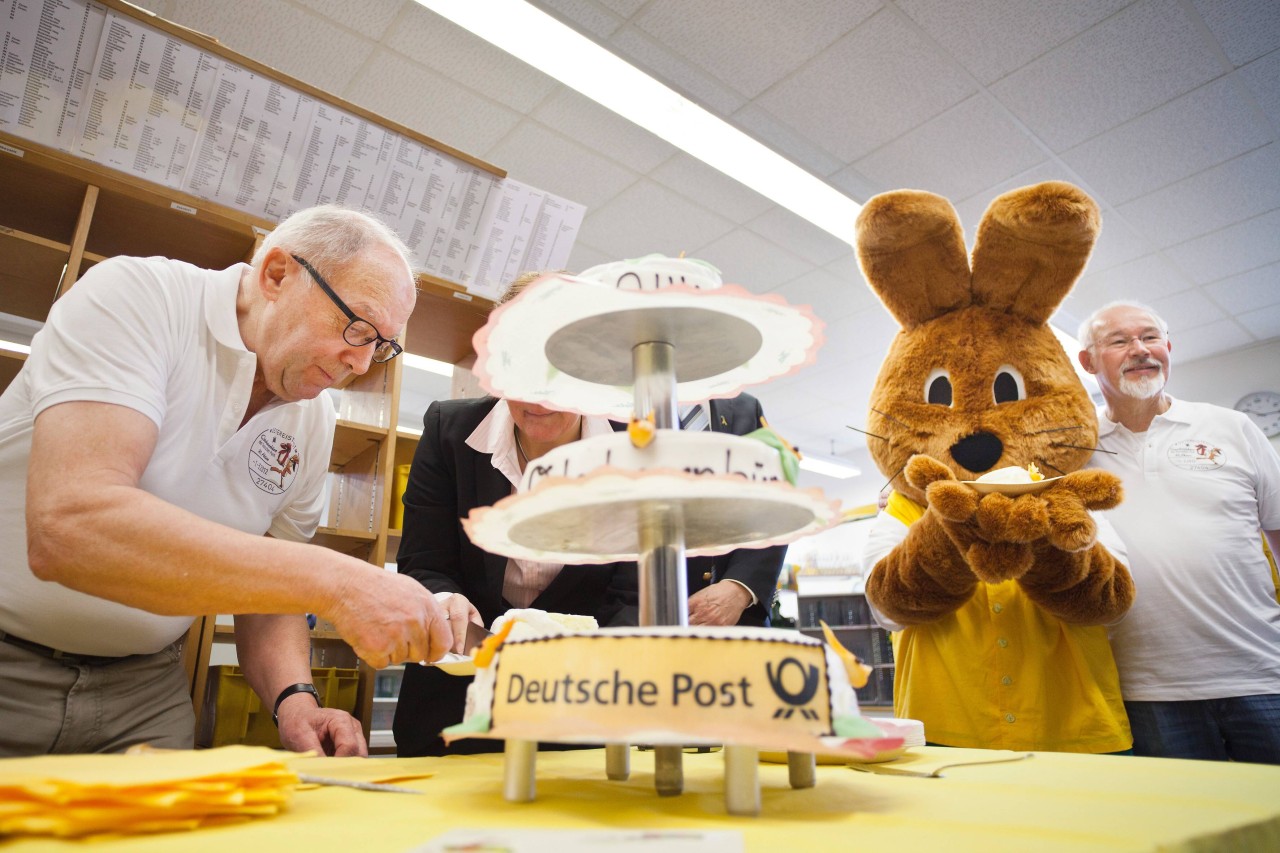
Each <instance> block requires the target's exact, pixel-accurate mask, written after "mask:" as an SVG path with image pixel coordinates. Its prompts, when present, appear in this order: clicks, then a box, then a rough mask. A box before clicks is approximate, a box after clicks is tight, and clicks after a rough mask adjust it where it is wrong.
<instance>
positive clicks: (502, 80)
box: [381, 3, 560, 113]
mask: <svg viewBox="0 0 1280 853" xmlns="http://www.w3.org/2000/svg"><path fill="white" fill-rule="evenodd" d="M382 43H383V44H384V45H385V46H386V47H388V48H389V49H391V50H394V51H396V52H398V53H400V54H402V55H403V56H405V57H407V58H408V59H410V60H412V61H413V62H416V63H417V64H419V65H422V66H424V67H426V68H430V69H432V70H434V71H436V72H438V73H439V74H442V75H445V76H448V77H451V78H453V79H454V80H459V81H462V82H463V84H464V85H465V86H466V87H467V88H469V89H472V90H474V91H476V92H478V93H480V94H481V95H484V96H485V97H487V98H489V99H490V100H492V101H496V102H497V103H499V104H504V105H505V106H508V107H511V108H512V109H513V110H518V111H520V112H522V113H529V112H530V111H531V110H532V109H533V108H534V107H535V106H537V105H538V104H539V103H541V102H542V100H543V99H545V98H546V97H547V96H548V95H550V94H551V92H552V91H554V90H555V89H556V88H558V87H559V85H560V84H559V83H557V82H556V81H555V80H553V79H551V78H550V77H548V76H547V75H546V74H543V73H542V72H541V71H538V70H537V69H535V68H533V67H532V66H530V65H527V64H525V63H524V62H521V61H520V60H519V59H516V58H515V57H514V56H512V55H511V54H509V53H507V52H506V51H504V50H500V49H499V48H497V47H494V46H493V45H491V44H490V43H489V42H487V41H485V40H484V39H482V38H480V37H479V36H475V35H472V34H471V33H469V32H467V31H466V30H464V29H463V28H462V27H459V26H458V25H457V24H455V23H453V22H452V21H449V20H446V19H445V18H442V17H440V16H439V15H437V14H436V13H435V12H432V11H431V10H429V9H427V8H425V7H423V6H419V5H418V4H417V3H410V4H408V5H407V6H405V8H404V11H403V12H401V14H400V16H399V17H398V18H396V23H395V26H394V27H393V28H392V29H391V31H390V32H388V33H387V35H386V37H385V38H384V39H383V42H382ZM381 82H382V83H383V85H386V81H385V80H384V81H381ZM396 89H397V91H399V92H400V93H402V94H403V95H405V96H408V97H411V98H416V97H419V96H421V95H422V94H424V93H422V92H418V91H414V90H413V89H411V88H408V87H405V86H397V87H396Z"/></svg>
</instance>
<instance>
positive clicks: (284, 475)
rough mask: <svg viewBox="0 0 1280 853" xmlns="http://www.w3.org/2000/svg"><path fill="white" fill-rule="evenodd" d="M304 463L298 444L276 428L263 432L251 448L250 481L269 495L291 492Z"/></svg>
mask: <svg viewBox="0 0 1280 853" xmlns="http://www.w3.org/2000/svg"><path fill="white" fill-rule="evenodd" d="M301 463H302V454H301V453H300V452H299V451H298V442H297V440H296V439H294V437H293V436H291V435H288V434H287V433H284V432H282V431H280V430H278V429H275V428H274V427H273V428H271V429H268V430H263V431H262V433H261V434H259V435H258V437H257V438H255V439H254V440H253V444H252V445H251V446H250V447H249V477H250V479H252V480H253V484H254V485H255V486H257V487H258V488H259V489H262V491H264V492H266V493H267V494H269V495H282V494H284V493H285V492H286V491H288V490H289V486H291V485H292V484H293V478H294V476H295V475H296V474H297V473H298V466H299V465H300V464H301Z"/></svg>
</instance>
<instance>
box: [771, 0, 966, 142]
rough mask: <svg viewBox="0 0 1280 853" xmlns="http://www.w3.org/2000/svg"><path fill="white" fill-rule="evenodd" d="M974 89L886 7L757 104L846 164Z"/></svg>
mask: <svg viewBox="0 0 1280 853" xmlns="http://www.w3.org/2000/svg"><path fill="white" fill-rule="evenodd" d="M974 91H975V86H974V84H973V82H972V81H971V80H970V79H969V77H968V75H966V74H964V73H963V71H961V69H960V68H959V67H958V66H956V64H955V63H954V62H953V61H951V60H950V59H949V58H947V57H945V56H940V55H939V54H938V53H937V51H935V50H933V49H932V47H931V45H930V43H929V42H928V40H927V39H926V38H924V37H923V36H922V35H921V33H920V31H919V30H918V29H917V28H916V27H915V26H914V25H913V24H912V23H911V22H910V21H909V20H907V19H905V18H904V17H903V16H902V15H901V14H900V13H897V12H896V11H894V10H893V9H891V8H886V9H884V10H882V11H880V12H878V13H877V14H876V15H874V16H873V17H872V18H870V19H869V20H868V21H866V22H865V23H863V24H862V25H861V26H859V27H858V28H857V29H855V30H854V31H853V32H851V33H849V34H848V35H846V36H845V37H843V38H842V39H840V40H839V41H837V42H836V43H835V44H833V45H832V46H831V47H829V48H827V49H826V50H825V51H823V52H822V53H820V54H818V55H817V56H815V57H814V58H813V59H812V60H811V61H810V62H809V63H808V64H807V65H805V66H804V67H803V68H801V69H800V70H798V71H797V72H796V73H795V74H793V75H791V76H790V77H789V78H787V79H786V80H783V81H782V82H780V83H779V84H778V85H777V86H774V87H773V88H772V89H770V90H769V91H768V92H765V93H764V94H763V95H761V96H760V97H759V98H757V99H756V102H757V103H758V104H759V106H760V107H762V108H763V109H765V110H767V111H768V112H769V113H771V114H772V115H774V116H775V117H777V118H778V119H779V120H780V121H782V122H783V123H784V124H786V125H788V126H790V127H791V128H793V129H794V130H795V131H796V132H798V133H800V134H801V135H803V136H805V137H807V138H809V139H811V140H813V141H814V142H816V143H817V144H818V145H820V146H821V147H822V148H823V150H825V151H829V152H831V154H833V155H834V156H835V157H836V158H838V159H839V160H841V161H842V162H843V163H846V164H847V163H852V162H853V161H855V160H857V159H858V158H859V157H862V156H865V155H866V154H869V153H870V152H872V151H874V150H875V149H876V148H879V147H880V146H881V145H883V144H885V143H886V142H888V141H889V140H891V139H894V138H896V137H898V136H900V135H901V134H903V133H905V132H906V131H908V130H910V129H911V128H913V127H915V126H916V125H919V124H921V123H922V122H924V121H925V120H927V119H928V118H930V117H931V116H933V115H936V114H937V113H939V112H941V111H942V110H945V109H947V108H948V107H950V106H952V105H954V104H958V103H959V102H960V101H962V100H964V98H966V97H967V96H969V95H970V94H972V93H973V92H974Z"/></svg>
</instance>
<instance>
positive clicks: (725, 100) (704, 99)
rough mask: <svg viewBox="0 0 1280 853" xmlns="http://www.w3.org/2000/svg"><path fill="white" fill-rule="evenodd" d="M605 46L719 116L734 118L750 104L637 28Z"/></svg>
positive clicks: (626, 30)
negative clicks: (735, 114) (734, 115)
mask: <svg viewBox="0 0 1280 853" xmlns="http://www.w3.org/2000/svg"><path fill="white" fill-rule="evenodd" d="M604 46H605V47H606V48H608V49H609V50H611V51H613V52H614V53H616V54H618V55H619V56H621V57H622V58H623V59H625V60H627V61H628V62H630V63H631V64H632V65H634V66H636V67H637V68H639V69H640V70H642V71H644V72H645V73H646V74H649V75H650V76H652V77H653V78H655V79H656V80H659V81H661V82H663V83H665V84H666V85H667V86H669V87H671V88H672V89H674V90H675V91H677V92H679V93H680V94H682V95H684V96H685V97H686V98H688V99H689V100H691V101H693V102H694V103H695V104H700V105H701V106H703V107H705V108H706V109H708V110H710V111H711V112H713V113H715V114H716V115H718V116H727V115H730V114H731V113H733V111H734V110H736V109H738V108H739V107H741V106H742V105H743V104H744V103H746V98H744V97H742V95H740V94H739V93H737V92H735V91H734V90H733V89H730V88H729V87H728V86H725V85H724V84H723V83H721V82H720V81H719V80H717V79H715V78H714V77H712V76H711V75H710V74H708V73H706V72H705V71H703V70H702V69H701V68H697V67H695V66H693V65H691V64H689V62H687V61H686V60H684V59H683V58H681V57H680V56H678V55H676V54H674V53H672V52H671V51H669V50H667V48H666V47H665V46H663V45H662V44H660V43H658V42H656V41H654V40H653V39H652V38H650V37H649V36H648V35H646V34H644V33H642V32H640V31H639V30H637V29H635V28H634V27H623V28H622V29H621V30H619V31H618V32H616V33H615V34H614V35H613V37H612V38H610V39H609V41H608V43H607V44H605V45H604Z"/></svg>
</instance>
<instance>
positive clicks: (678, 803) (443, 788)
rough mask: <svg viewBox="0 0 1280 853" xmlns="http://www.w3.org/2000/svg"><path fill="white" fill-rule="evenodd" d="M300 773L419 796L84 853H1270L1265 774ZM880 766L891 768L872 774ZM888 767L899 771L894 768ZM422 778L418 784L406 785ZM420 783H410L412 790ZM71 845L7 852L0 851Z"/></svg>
mask: <svg viewBox="0 0 1280 853" xmlns="http://www.w3.org/2000/svg"><path fill="white" fill-rule="evenodd" d="M990 755H991V754H990V753H984V752H983V751H982V750H948V749H944V748H940V747H920V748H917V749H913V750H912V751H911V752H910V753H908V755H907V756H906V759H907V762H906V766H905V767H904V768H903V769H911V768H912V767H914V768H916V769H920V768H923V769H926V770H927V769H929V768H931V767H932V766H936V765H938V764H940V763H943V762H947V763H952V762H956V761H962V760H969V759H981V758H983V757H984V756H990ZM290 765H291V766H292V767H293V768H294V769H295V770H297V771H298V772H299V773H310V774H314V775H320V776H327V777H335V776H336V777H345V778H348V779H356V780H361V781H374V780H379V779H393V778H400V779H407V780H408V781H400V782H397V784H400V785H404V786H406V787H410V788H414V789H416V790H419V791H422V792H423V794H424V795H425V796H413V795H406V794H398V793H374V792H367V791H358V790H352V789H348V788H332V787H330V788H318V789H310V790H305V789H304V790H300V791H299V792H298V793H297V794H296V795H295V797H294V799H293V804H292V806H291V807H290V808H289V810H288V811H287V812H285V813H284V814H281V815H279V816H277V817H272V818H264V819H258V820H253V821H250V822H246V823H242V824H237V825H232V826H223V827H213V828H208V829H201V830H197V831H194V832H188V833H169V834H164V835H155V836H134V837H130V838H125V839H120V840H115V841H105V842H94V843H93V844H92V850H93V853H116V851H126V850H127V851H130V853H133V851H140V853H146V851H153V850H182V851H195V853H198V852H199V851H210V853H215V851H216V853H248V851H258V850H274V851H279V850H305V851H306V853H325V851H338V852H339V853H351V851H355V850H359V851H366V850H376V851H383V850H389V851H400V850H408V849H411V848H413V847H415V846H417V845H420V844H422V843H425V842H426V841H428V840H429V839H431V838H433V837H434V836H436V835H439V834H440V833H443V832H445V831H447V830H450V829H465V828H476V827H495V826H510V827H554V828H579V829H607V828H635V829H641V828H665V829H689V828H699V829H707V830H730V831H736V832H741V833H742V836H743V838H744V839H745V842H746V849H747V850H749V851H769V853H777V851H787V850H795V851H806V853H807V851H811V850H849V849H854V848H861V849H871V848H875V849H877V850H881V851H886V853H897V851H914V850H947V851H966V850H973V851H982V853H991V851H1002V850H1009V851H1020V853H1021V852H1022V851H1037V853H1042V852H1043V851H1057V850H1091V851H1092V850H1108V851H1109V850H1155V849H1159V850H1176V849H1187V850H1197V851H1199V850H1215V849H1221V850H1229V851H1232V853H1238V851H1247V850H1260V851H1263V850H1265V851H1276V850H1280V767H1268V766H1263V765H1252V764H1227V763H1217V762H1194V761H1175V760H1168V759H1145V758H1133V757H1128V756H1084V755H1068V754H1061V753H1036V754H1034V755H1033V756H1032V757H1031V758H1030V759H1029V760H1026V761H1018V762H1012V763H1005V764H989V765H981V766H978V765H974V766H966V767H953V768H951V769H949V770H945V771H943V776H942V777H941V778H918V777H913V776H891V775H887V774H886V775H881V774H877V773H867V772H858V771H855V770H852V769H850V768H848V767H844V766H825V765H824V766H819V767H818V784H817V787H815V788H809V789H801V790H793V789H792V788H790V787H789V785H788V782H787V768H786V767H785V766H782V765H771V764H764V765H761V767H760V784H761V789H762V791H761V793H762V802H763V810H762V812H761V814H760V815H759V816H758V817H754V818H751V817H733V816H730V815H727V814H725V810H724V800H723V790H724V787H723V779H722V773H723V759H722V757H721V754H720V753H709V754H688V755H685V756H684V773H685V793H684V794H683V795H682V796H679V797H671V798H665V797H664V798H660V797H658V796H657V795H656V794H655V793H654V791H653V753H652V752H640V751H636V750H633V751H632V753H631V778H630V779H629V780H628V781H625V782H610V781H608V780H607V779H606V778H605V774H604V753H603V751H601V750H584V751H576V752H552V753H540V754H539V756H538V774H537V776H538V779H537V800H536V801H535V802H533V803H524V804H512V803H508V802H506V801H505V800H503V798H502V756H501V755H485V756H453V757H449V758H420V759H368V760H361V759H326V758H310V759H295V760H292V761H290ZM883 766H889V767H892V766H893V765H883ZM899 766H900V767H902V765H899ZM423 774H430V776H429V777H427V778H421V776H422V775H423ZM414 776H419V778H416V779H414V778H412V777H414ZM73 845H74V846H79V847H82V848H83V847H84V846H85V845H84V844H78V845H77V843H76V842H59V841H50V840H37V839H20V840H14V841H10V842H8V843H6V844H4V845H3V848H4V850H5V853H29V852H30V851H36V850H59V851H64V850H67V849H68V848H70V847H72V846H73Z"/></svg>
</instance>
